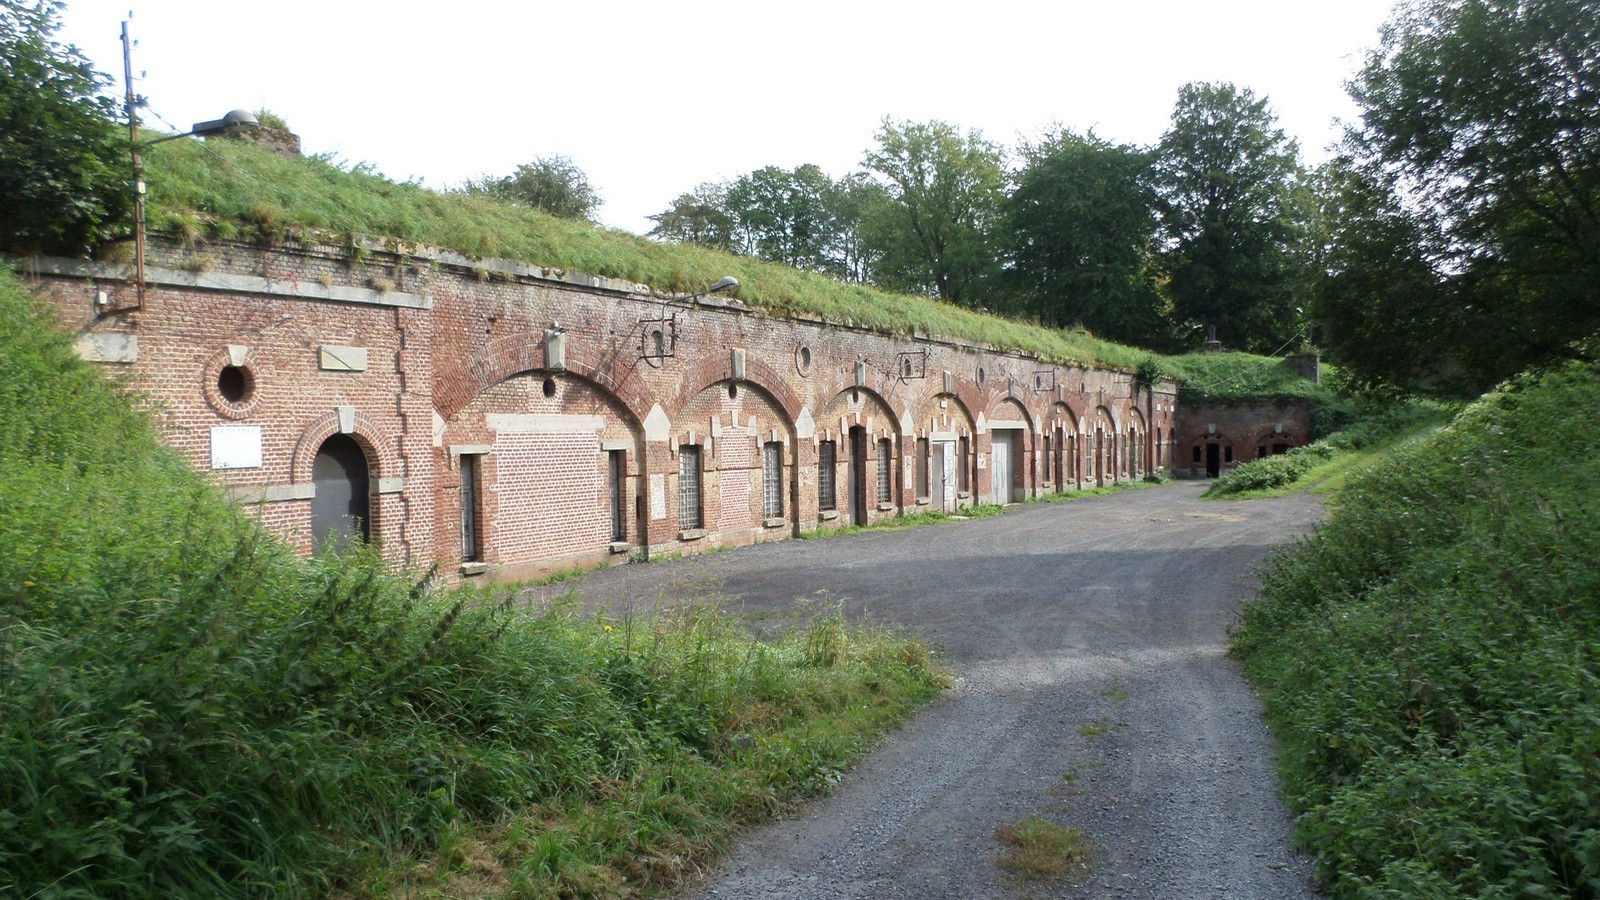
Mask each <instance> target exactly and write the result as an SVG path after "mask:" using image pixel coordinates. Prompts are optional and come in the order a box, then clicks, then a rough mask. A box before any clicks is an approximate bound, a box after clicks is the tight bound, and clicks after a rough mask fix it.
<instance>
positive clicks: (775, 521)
mask: <svg viewBox="0 0 1600 900" xmlns="http://www.w3.org/2000/svg"><path fill="white" fill-rule="evenodd" d="M787 524H789V520H788V519H785V518H784V517H783V516H773V517H772V518H770V519H762V520H761V527H762V528H782V527H783V526H785V525H787Z"/></svg>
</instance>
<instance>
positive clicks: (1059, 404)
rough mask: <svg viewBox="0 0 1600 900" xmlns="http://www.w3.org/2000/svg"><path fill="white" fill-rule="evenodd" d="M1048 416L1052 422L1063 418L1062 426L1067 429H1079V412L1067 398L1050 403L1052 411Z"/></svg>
mask: <svg viewBox="0 0 1600 900" xmlns="http://www.w3.org/2000/svg"><path fill="white" fill-rule="evenodd" d="M1048 417H1049V418H1050V420H1051V421H1052V422H1053V421H1054V420H1055V419H1058V418H1059V419H1060V420H1061V427H1062V429H1063V430H1065V431H1073V432H1076V431H1077V430H1078V419H1079V416H1078V413H1077V412H1076V411H1074V410H1073V408H1072V404H1071V403H1068V402H1067V401H1065V400H1057V401H1056V402H1054V403H1052V404H1050V412H1049V416H1048Z"/></svg>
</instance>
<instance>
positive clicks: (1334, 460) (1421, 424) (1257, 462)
mask: <svg viewBox="0 0 1600 900" xmlns="http://www.w3.org/2000/svg"><path fill="white" fill-rule="evenodd" d="M1355 405H1356V406H1357V407H1358V410H1357V411H1356V412H1354V413H1351V414H1350V415H1351V417H1352V418H1353V419H1354V421H1352V422H1350V423H1349V424H1347V425H1346V426H1345V427H1343V428H1341V429H1339V430H1338V431H1336V432H1334V433H1333V434H1330V435H1328V436H1327V437H1324V438H1321V439H1320V440H1316V441H1313V442H1311V443H1310V444H1307V445H1305V446H1304V447H1295V448H1294V449H1292V450H1290V451H1289V452H1287V453H1281V454H1278V455H1275V456H1267V457H1263V458H1261V459H1253V460H1250V461H1249V462H1246V463H1242V464H1240V465H1239V466H1237V467H1236V468H1233V469H1230V470H1228V471H1227V472H1225V473H1223V475H1222V476H1221V477H1220V478H1218V479H1217V480H1216V481H1214V482H1212V484H1211V487H1209V488H1208V489H1207V490H1206V492H1205V494H1203V495H1202V496H1204V497H1208V498H1224V497H1225V498H1227V499H1229V500H1251V499H1256V498H1260V497H1276V496H1280V495H1282V494H1287V493H1292V492H1294V491H1297V490H1302V489H1307V488H1309V489H1311V490H1313V491H1318V492H1323V493H1327V492H1331V491H1335V490H1337V489H1338V488H1339V487H1341V486H1343V484H1344V483H1345V480H1346V479H1347V478H1349V477H1350V476H1351V475H1352V474H1354V473H1355V472H1358V471H1360V470H1361V469H1362V468H1364V467H1366V466H1367V465H1369V464H1371V463H1374V462H1376V461H1378V460H1380V459H1382V458H1384V457H1385V456H1386V455H1387V454H1388V453H1389V452H1391V451H1392V450H1394V449H1395V448H1397V447H1399V446H1402V445H1404V444H1406V443H1408V442H1410V441H1414V440H1418V439H1420V438H1422V437H1425V436H1426V435H1428V434H1431V433H1432V432H1433V431H1434V430H1436V429H1438V428H1439V427H1440V426H1442V425H1443V424H1444V423H1445V422H1446V421H1447V420H1448V418H1449V410H1450V407H1449V406H1446V405H1443V404H1439V403H1436V402H1432V401H1426V400H1419V399H1411V400H1403V401H1394V402H1390V403H1382V404H1378V403H1375V402H1364V403H1360V404H1355Z"/></svg>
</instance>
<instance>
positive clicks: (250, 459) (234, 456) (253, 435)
mask: <svg viewBox="0 0 1600 900" xmlns="http://www.w3.org/2000/svg"><path fill="white" fill-rule="evenodd" d="M211 468H213V469H259V468H261V426H260V425H218V426H215V427H213V428H212V429H211Z"/></svg>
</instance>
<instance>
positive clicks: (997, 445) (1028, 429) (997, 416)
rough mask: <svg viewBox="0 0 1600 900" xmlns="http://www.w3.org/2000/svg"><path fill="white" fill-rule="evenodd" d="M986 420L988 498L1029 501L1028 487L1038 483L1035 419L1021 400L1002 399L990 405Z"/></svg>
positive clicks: (990, 500)
mask: <svg viewBox="0 0 1600 900" xmlns="http://www.w3.org/2000/svg"><path fill="white" fill-rule="evenodd" d="M986 418H987V421H986V423H985V424H986V425H987V426H988V432H989V453H988V459H987V463H988V479H987V482H988V484H987V487H988V491H987V494H986V495H985V498H984V499H985V500H986V501H987V502H989V503H1016V502H1018V501H1021V500H1025V499H1027V493H1028V486H1029V485H1030V484H1035V483H1037V477H1036V476H1035V474H1034V472H1033V456H1034V454H1033V450H1034V447H1033V444H1032V441H1033V439H1034V433H1035V429H1034V421H1033V416H1032V415H1031V414H1029V412H1028V409H1027V407H1025V406H1023V405H1022V403H1021V402H1020V401H1018V400H1016V399H1014V398H1012V397H999V398H996V399H995V400H994V401H993V402H991V403H990V404H989V409H988V412H987V414H986ZM979 465H980V468H981V467H982V465H983V463H982V462H981V461H980V464H979ZM980 487H981V485H980Z"/></svg>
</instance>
